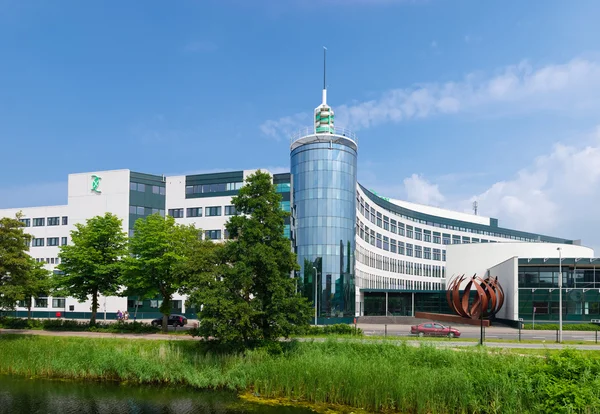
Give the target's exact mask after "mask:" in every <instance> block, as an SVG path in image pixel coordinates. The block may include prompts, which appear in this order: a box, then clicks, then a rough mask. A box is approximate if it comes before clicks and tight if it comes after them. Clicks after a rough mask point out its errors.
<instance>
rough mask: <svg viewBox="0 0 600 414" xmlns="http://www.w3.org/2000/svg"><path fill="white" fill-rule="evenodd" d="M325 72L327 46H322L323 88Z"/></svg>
mask: <svg viewBox="0 0 600 414" xmlns="http://www.w3.org/2000/svg"><path fill="white" fill-rule="evenodd" d="M326 74H327V48H326V47H325V46H323V89H327V83H326V82H325V80H326V79H325V76H326Z"/></svg>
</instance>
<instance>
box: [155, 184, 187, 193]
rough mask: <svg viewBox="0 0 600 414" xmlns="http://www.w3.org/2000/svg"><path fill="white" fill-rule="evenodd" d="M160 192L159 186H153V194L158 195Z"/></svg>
mask: <svg viewBox="0 0 600 414" xmlns="http://www.w3.org/2000/svg"><path fill="white" fill-rule="evenodd" d="M186 190H187V187H186ZM159 191H160V190H159V189H158V186H157V185H153V186H152V194H158V193H159Z"/></svg>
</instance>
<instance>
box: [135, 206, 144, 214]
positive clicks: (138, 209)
mask: <svg viewBox="0 0 600 414" xmlns="http://www.w3.org/2000/svg"><path fill="white" fill-rule="evenodd" d="M135 210H136V212H135V214H137V215H138V216H143V215H144V207H140V206H138V207H136V208H135Z"/></svg>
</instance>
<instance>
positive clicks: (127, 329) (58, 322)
mask: <svg viewBox="0 0 600 414" xmlns="http://www.w3.org/2000/svg"><path fill="white" fill-rule="evenodd" d="M0 328H4V329H33V330H45V331H65V332H104V333H140V334H141V333H158V332H159V331H160V328H159V327H155V326H152V325H150V324H147V323H141V322H117V323H110V322H100V321H98V322H96V324H95V325H90V323H89V322H87V321H78V320H73V319H24V318H12V317H0Z"/></svg>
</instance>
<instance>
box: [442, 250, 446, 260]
mask: <svg viewBox="0 0 600 414" xmlns="http://www.w3.org/2000/svg"><path fill="white" fill-rule="evenodd" d="M445 261H446V250H442V262H445Z"/></svg>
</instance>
